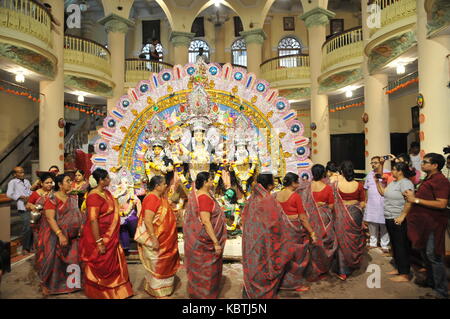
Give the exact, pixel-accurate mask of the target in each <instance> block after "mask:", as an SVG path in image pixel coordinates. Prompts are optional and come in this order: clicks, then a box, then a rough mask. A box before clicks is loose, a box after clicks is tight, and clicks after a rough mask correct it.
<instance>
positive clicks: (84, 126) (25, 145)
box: [0, 115, 102, 258]
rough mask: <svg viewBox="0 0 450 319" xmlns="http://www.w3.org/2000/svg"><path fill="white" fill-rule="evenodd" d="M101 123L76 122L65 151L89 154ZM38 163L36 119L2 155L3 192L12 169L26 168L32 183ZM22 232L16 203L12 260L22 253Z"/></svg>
mask: <svg viewBox="0 0 450 319" xmlns="http://www.w3.org/2000/svg"><path fill="white" fill-rule="evenodd" d="M101 122H102V119H97V120H95V119H94V118H93V117H91V116H87V115H86V116H84V117H82V118H81V119H80V120H78V121H77V122H76V123H69V125H68V128H67V131H66V136H65V138H64V140H65V141H64V145H65V149H64V150H65V152H66V153H73V151H74V150H76V149H83V150H84V151H85V152H87V151H88V143H89V142H90V141H91V140H93V139H95V136H97V129H98V128H99V127H101V124H102V123H101ZM70 124H72V125H70ZM38 160H39V121H38V120H36V121H35V122H33V123H32V124H31V125H30V126H29V127H27V128H26V129H25V130H24V131H23V132H22V133H20V134H19V135H18V136H17V137H16V138H15V139H14V140H13V141H12V142H11V143H10V144H9V145H8V146H7V147H6V148H5V149H4V151H3V152H2V153H0V193H6V191H7V187H8V182H9V181H10V180H11V179H12V178H13V174H12V169H13V168H14V167H16V166H22V167H23V168H24V170H25V178H26V179H28V180H29V181H30V182H31V181H32V180H33V179H34V178H33V174H34V173H33V172H32V161H33V162H35V161H38ZM21 230H22V220H21V217H20V215H19V213H18V212H17V207H16V204H15V203H14V202H13V203H12V204H11V258H13V257H15V256H16V255H17V254H18V252H19V251H20V239H21V238H20V233H21Z"/></svg>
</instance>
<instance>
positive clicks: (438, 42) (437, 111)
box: [416, 0, 450, 155]
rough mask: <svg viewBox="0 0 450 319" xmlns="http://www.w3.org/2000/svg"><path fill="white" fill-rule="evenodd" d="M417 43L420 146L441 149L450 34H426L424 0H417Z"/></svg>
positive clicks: (446, 132) (448, 117)
mask: <svg viewBox="0 0 450 319" xmlns="http://www.w3.org/2000/svg"><path fill="white" fill-rule="evenodd" d="M416 33H417V46H418V53H419V93H421V94H422V95H423V98H424V107H423V108H422V109H421V110H420V117H421V123H420V134H419V136H420V148H421V153H422V155H424V154H426V153H442V148H443V147H444V146H447V145H448V144H450V89H449V88H448V87H447V84H448V81H449V79H448V68H449V66H448V63H449V62H448V58H447V55H448V54H449V53H450V36H449V35H441V36H438V37H434V38H431V39H428V38H427V13H426V11H425V8H424V1H423V0H417V31H416Z"/></svg>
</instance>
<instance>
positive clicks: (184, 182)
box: [175, 163, 192, 191]
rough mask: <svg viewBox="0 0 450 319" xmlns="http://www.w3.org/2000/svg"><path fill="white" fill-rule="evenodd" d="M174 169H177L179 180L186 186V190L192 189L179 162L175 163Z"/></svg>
mask: <svg viewBox="0 0 450 319" xmlns="http://www.w3.org/2000/svg"><path fill="white" fill-rule="evenodd" d="M175 170H176V171H177V175H178V177H179V178H180V181H181V183H182V184H183V186H184V187H186V189H187V190H188V191H190V190H191V189H192V185H191V184H189V182H188V180H187V179H186V177H185V176H184V174H183V169H182V168H181V164H179V163H178V164H175Z"/></svg>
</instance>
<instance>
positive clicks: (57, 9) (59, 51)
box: [39, 0, 64, 171]
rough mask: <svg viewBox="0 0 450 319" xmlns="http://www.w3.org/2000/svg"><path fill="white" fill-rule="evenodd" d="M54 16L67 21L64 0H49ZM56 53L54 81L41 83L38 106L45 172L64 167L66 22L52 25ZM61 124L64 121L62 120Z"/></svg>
mask: <svg viewBox="0 0 450 319" xmlns="http://www.w3.org/2000/svg"><path fill="white" fill-rule="evenodd" d="M46 3H48V4H49V5H51V12H52V15H53V16H54V17H55V19H56V20H58V21H62V22H63V21H64V2H63V1H60V0H47V1H46ZM53 27H54V28H55V29H56V30H54V31H52V33H53V50H54V51H53V52H54V53H55V56H56V58H57V59H58V64H57V65H56V70H55V77H54V79H53V80H52V81H41V82H40V93H41V103H40V106H39V169H40V170H41V171H46V170H48V169H49V167H50V166H52V165H58V167H59V169H60V170H62V169H63V168H64V127H62V128H60V127H59V126H58V122H59V119H63V118H64V24H63V23H61V25H60V26H56V25H53ZM61 123H62V122H61Z"/></svg>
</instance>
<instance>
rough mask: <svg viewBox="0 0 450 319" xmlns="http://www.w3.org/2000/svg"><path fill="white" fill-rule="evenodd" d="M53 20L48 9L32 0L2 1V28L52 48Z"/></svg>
mask: <svg viewBox="0 0 450 319" xmlns="http://www.w3.org/2000/svg"><path fill="white" fill-rule="evenodd" d="M51 23H52V22H51V18H50V14H49V13H48V11H47V9H46V8H45V7H44V6H42V5H41V4H39V3H37V2H35V1H32V0H0V26H2V27H5V28H8V29H12V30H14V31H19V32H22V33H25V34H29V35H32V36H33V37H35V38H37V39H39V40H41V41H43V42H44V43H45V44H47V45H48V46H49V47H51V46H52V39H53V36H52V32H51Z"/></svg>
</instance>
